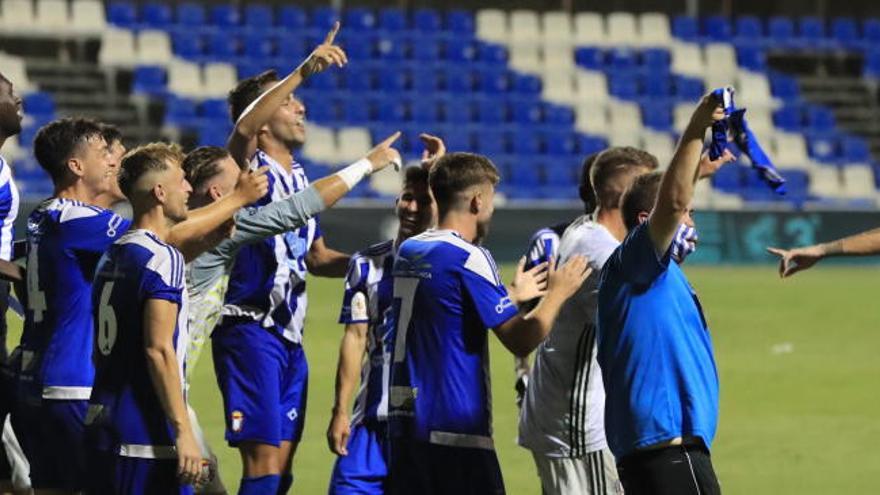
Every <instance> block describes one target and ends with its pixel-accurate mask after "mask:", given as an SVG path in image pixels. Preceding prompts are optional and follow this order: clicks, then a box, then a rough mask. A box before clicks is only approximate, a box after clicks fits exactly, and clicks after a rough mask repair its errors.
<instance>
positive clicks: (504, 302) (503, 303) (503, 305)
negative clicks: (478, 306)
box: [495, 296, 513, 315]
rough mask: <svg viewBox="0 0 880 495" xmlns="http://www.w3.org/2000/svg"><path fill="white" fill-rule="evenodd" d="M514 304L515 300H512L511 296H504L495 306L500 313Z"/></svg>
mask: <svg viewBox="0 0 880 495" xmlns="http://www.w3.org/2000/svg"><path fill="white" fill-rule="evenodd" d="M511 306H513V301H511V300H510V297H508V296H504V297H502V298H501V300H500V301H498V304H497V305H496V306H495V312H496V313H498V314H499V315H500V314H501V313H503V312H504V310H505V309H507V308H509V307H511Z"/></svg>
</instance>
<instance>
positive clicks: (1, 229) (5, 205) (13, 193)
mask: <svg viewBox="0 0 880 495" xmlns="http://www.w3.org/2000/svg"><path fill="white" fill-rule="evenodd" d="M16 217H18V187H16V186H15V180H13V178H12V168H11V167H10V166H9V164H8V163H6V160H4V159H3V157H2V156H0V259H2V260H6V261H9V260H10V259H11V258H12V240H13V237H15V232H14V230H15V219H16Z"/></svg>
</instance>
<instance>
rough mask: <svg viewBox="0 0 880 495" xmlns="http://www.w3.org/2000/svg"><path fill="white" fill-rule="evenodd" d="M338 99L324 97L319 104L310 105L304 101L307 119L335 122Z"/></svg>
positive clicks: (337, 115)
mask: <svg viewBox="0 0 880 495" xmlns="http://www.w3.org/2000/svg"><path fill="white" fill-rule="evenodd" d="M337 104H338V101H337V100H336V99H329V98H326V99H324V100H322V101H321V102H320V104H315V105H310V104H309V101H306V108H307V109H308V113H307V114H306V115H307V116H308V118H309V120H311V121H314V122H320V123H329V122H336V121H337V120H339V112H338V106H337Z"/></svg>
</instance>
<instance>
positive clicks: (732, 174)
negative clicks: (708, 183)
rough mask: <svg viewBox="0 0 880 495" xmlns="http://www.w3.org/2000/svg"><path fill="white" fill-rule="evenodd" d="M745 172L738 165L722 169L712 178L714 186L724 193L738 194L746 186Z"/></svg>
mask: <svg viewBox="0 0 880 495" xmlns="http://www.w3.org/2000/svg"><path fill="white" fill-rule="evenodd" d="M743 171H745V169H744V168H743V167H741V166H737V165H736V164H732V165H728V166H726V167H721V168H719V169H718V171H717V172H715V175H713V176H712V185H713V186H715V187H716V188H718V189H720V190H722V191H726V192H737V191H739V190H740V189H742V188H743V186H744V185H745V180H744V177H743ZM765 187H766V186H765Z"/></svg>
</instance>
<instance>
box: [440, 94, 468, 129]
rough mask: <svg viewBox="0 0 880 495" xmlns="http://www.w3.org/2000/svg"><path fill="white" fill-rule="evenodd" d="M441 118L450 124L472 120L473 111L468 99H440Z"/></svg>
mask: <svg viewBox="0 0 880 495" xmlns="http://www.w3.org/2000/svg"><path fill="white" fill-rule="evenodd" d="M441 105H442V109H443V120H444V121H445V122H447V123H450V124H461V123H467V122H471V121H473V120H474V117H475V112H474V108H473V105H471V102H470V100H467V99H465V98H451V99H443V100H441Z"/></svg>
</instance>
